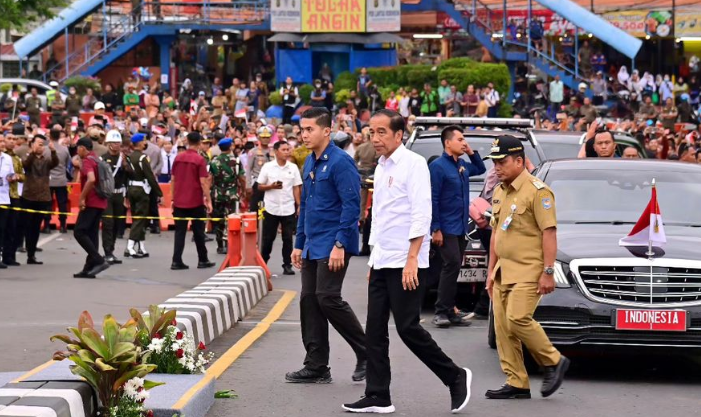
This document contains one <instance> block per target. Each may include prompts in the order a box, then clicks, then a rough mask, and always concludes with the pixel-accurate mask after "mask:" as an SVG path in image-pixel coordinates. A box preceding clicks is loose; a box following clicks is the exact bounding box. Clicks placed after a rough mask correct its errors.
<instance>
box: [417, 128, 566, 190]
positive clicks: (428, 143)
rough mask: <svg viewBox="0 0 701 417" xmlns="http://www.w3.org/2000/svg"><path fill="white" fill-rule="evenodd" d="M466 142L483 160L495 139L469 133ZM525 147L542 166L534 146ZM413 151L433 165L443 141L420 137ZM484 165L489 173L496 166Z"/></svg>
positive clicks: (474, 179) (472, 179) (530, 156)
mask: <svg viewBox="0 0 701 417" xmlns="http://www.w3.org/2000/svg"><path fill="white" fill-rule="evenodd" d="M465 140H466V141H467V143H469V144H470V147H472V149H473V150H474V151H477V152H479V154H480V155H481V156H482V157H483V158H484V157H485V156H487V155H489V154H490V153H491V150H490V149H491V148H492V142H493V141H494V139H493V138H491V137H470V136H469V133H468V135H466V137H465ZM525 145H526V146H524V148H525V152H526V157H527V158H528V159H530V160H531V162H532V163H533V165H534V166H537V165H538V164H540V158H539V157H538V154H537V153H536V151H535V149H534V148H533V146H531V145H530V144H528V143H526V144H525ZM411 150H412V151H414V152H416V153H418V154H419V155H421V156H423V157H424V158H426V160H427V161H429V163H431V162H433V160H434V159H435V158H438V157H440V156H441V155H442V154H443V145H441V140H440V138H439V137H433V136H431V137H427V138H420V137H419V138H418V139H416V140H415V141H414V143H413V144H412V145H411ZM575 156H576V155H575ZM462 158H463V159H465V160H466V161H469V160H470V158H468V156H467V155H463V156H462ZM484 165H485V167H487V172H489V170H490V169H491V168H492V166H494V164H492V161H491V160H489V159H487V160H485V161H484ZM485 175H486V174H482V175H480V176H475V177H470V181H473V182H474V181H484V177H485Z"/></svg>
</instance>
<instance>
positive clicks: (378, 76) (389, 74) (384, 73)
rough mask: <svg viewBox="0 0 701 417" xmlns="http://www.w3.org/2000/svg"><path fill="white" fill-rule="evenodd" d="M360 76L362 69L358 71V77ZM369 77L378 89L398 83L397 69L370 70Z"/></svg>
mask: <svg viewBox="0 0 701 417" xmlns="http://www.w3.org/2000/svg"><path fill="white" fill-rule="evenodd" d="M359 74H360V69H358V70H356V76H357V75H359ZM368 75H369V76H370V78H371V79H372V82H373V83H374V84H375V86H376V87H378V88H380V87H384V86H387V85H390V84H395V83H396V82H397V81H396V80H397V68H396V67H382V68H368Z"/></svg>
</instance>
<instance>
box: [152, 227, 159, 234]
mask: <svg viewBox="0 0 701 417" xmlns="http://www.w3.org/2000/svg"><path fill="white" fill-rule="evenodd" d="M151 233H152V234H154V235H160V234H161V228H160V227H152V228H151Z"/></svg>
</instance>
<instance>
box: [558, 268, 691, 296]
mask: <svg viewBox="0 0 701 417" xmlns="http://www.w3.org/2000/svg"><path fill="white" fill-rule="evenodd" d="M570 269H571V271H572V273H573V274H574V276H575V278H576V280H577V284H578V285H579V287H580V289H581V290H582V291H583V292H584V293H585V295H587V296H588V297H589V298H591V299H593V300H596V301H601V302H606V303H610V304H620V305H628V306H641V307H651V306H655V307H658V306H659V307H664V306H670V307H671V306H684V305H700V304H701V262H698V261H685V260H674V259H670V260H665V259H654V260H648V259H626V258H623V259H616V258H612V259H597V260H594V259H586V260H575V261H572V263H571V264H570Z"/></svg>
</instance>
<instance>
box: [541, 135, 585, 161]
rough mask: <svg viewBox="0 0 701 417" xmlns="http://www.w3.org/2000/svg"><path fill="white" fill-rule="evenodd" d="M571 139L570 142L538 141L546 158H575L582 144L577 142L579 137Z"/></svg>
mask: <svg viewBox="0 0 701 417" xmlns="http://www.w3.org/2000/svg"><path fill="white" fill-rule="evenodd" d="M572 139H573V140H572V141H571V142H564V141H563V142H549V141H539V142H538V143H540V147H541V148H542V149H543V153H545V157H546V158H548V159H567V158H576V157H577V155H578V154H579V149H580V148H581V147H582V145H580V144H579V138H572Z"/></svg>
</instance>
